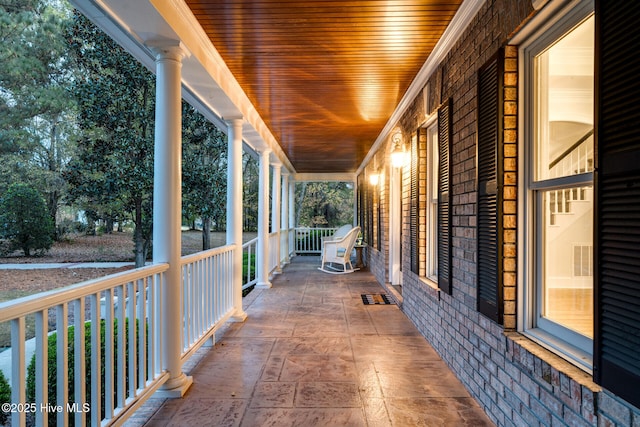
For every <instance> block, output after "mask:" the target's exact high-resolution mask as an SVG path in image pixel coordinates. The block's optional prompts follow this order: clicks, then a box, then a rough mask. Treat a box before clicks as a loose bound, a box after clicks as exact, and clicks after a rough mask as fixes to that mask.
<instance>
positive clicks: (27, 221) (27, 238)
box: [0, 184, 54, 256]
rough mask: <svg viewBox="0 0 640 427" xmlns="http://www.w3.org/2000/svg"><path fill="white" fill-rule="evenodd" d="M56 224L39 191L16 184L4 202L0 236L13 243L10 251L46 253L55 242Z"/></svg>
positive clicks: (0, 210) (0, 202)
mask: <svg viewBox="0 0 640 427" xmlns="http://www.w3.org/2000/svg"><path fill="white" fill-rule="evenodd" d="M53 227H54V226H53V222H52V221H51V217H50V216H49V215H48V213H47V207H46V205H45V203H44V200H43V199H42V197H41V196H40V194H39V193H38V191H37V190H35V189H33V188H31V187H29V186H28V185H26V184H13V185H11V187H9V190H7V192H6V193H5V195H4V196H3V197H2V199H0V233H1V235H2V237H3V238H4V239H7V240H8V241H9V245H10V246H9V250H11V251H14V250H16V249H21V250H22V251H23V252H24V255H25V256H31V251H32V250H35V251H37V252H38V253H42V252H44V251H47V250H49V249H50V248H51V244H52V243H53V240H52V238H51V237H52V235H53V232H54V230H53Z"/></svg>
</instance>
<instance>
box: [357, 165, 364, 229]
mask: <svg viewBox="0 0 640 427" xmlns="http://www.w3.org/2000/svg"><path fill="white" fill-rule="evenodd" d="M363 185H364V174H361V175H360V176H358V224H359V225H360V227H361V229H363V230H364V203H363V200H364V186H363ZM363 235H364V233H363Z"/></svg>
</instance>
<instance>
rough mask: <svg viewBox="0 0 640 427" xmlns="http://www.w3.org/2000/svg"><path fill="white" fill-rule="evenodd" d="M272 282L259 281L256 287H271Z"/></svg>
mask: <svg viewBox="0 0 640 427" xmlns="http://www.w3.org/2000/svg"><path fill="white" fill-rule="evenodd" d="M271 286H272V285H271V282H258V283H256V289H271Z"/></svg>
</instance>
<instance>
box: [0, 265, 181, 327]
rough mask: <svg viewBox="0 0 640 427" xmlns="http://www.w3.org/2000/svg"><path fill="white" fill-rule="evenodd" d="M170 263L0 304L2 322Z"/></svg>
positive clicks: (139, 276) (157, 271) (137, 277)
mask: <svg viewBox="0 0 640 427" xmlns="http://www.w3.org/2000/svg"><path fill="white" fill-rule="evenodd" d="M168 269H169V264H154V265H150V266H146V267H142V268H137V269H135V270H129V271H123V272H121V273H115V274H111V275H109V276H105V277H99V278H97V279H92V280H87V281H85V282H81V283H76V284H74V285H70V286H65V287H64V288H59V289H53V290H50V291H45V292H40V293H37V294H33V295H27V296H25V297H21V298H16V299H14V300H10V301H5V302H2V303H0V323H1V322H7V321H9V320H12V319H15V318H17V317H23V316H27V315H29V314H31V313H35V312H38V311H42V310H48V309H50V308H52V307H55V306H57V305H60V304H64V303H66V302H69V301H72V300H77V299H79V298H84V297H88V296H91V295H95V294H97V293H100V292H102V291H105V290H107V289H111V288H113V287H115V286H118V285H120V284H122V283H129V282H135V281H137V280H140V279H144V278H145V277H149V276H152V275H155V274H160V273H164V272H165V271H167V270H168Z"/></svg>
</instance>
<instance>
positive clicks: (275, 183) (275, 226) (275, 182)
mask: <svg viewBox="0 0 640 427" xmlns="http://www.w3.org/2000/svg"><path fill="white" fill-rule="evenodd" d="M281 171H282V166H281V165H280V163H274V164H273V179H272V180H271V187H272V193H271V194H272V195H271V228H272V232H273V233H275V234H276V237H275V241H276V244H275V247H273V248H269V250H270V251H274V252H275V258H276V267H275V270H274V271H273V273H274V274H280V273H282V269H281V268H280V260H281V259H282V255H281V253H280V249H281V248H280V180H281V179H282V177H281V175H280V173H281Z"/></svg>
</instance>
